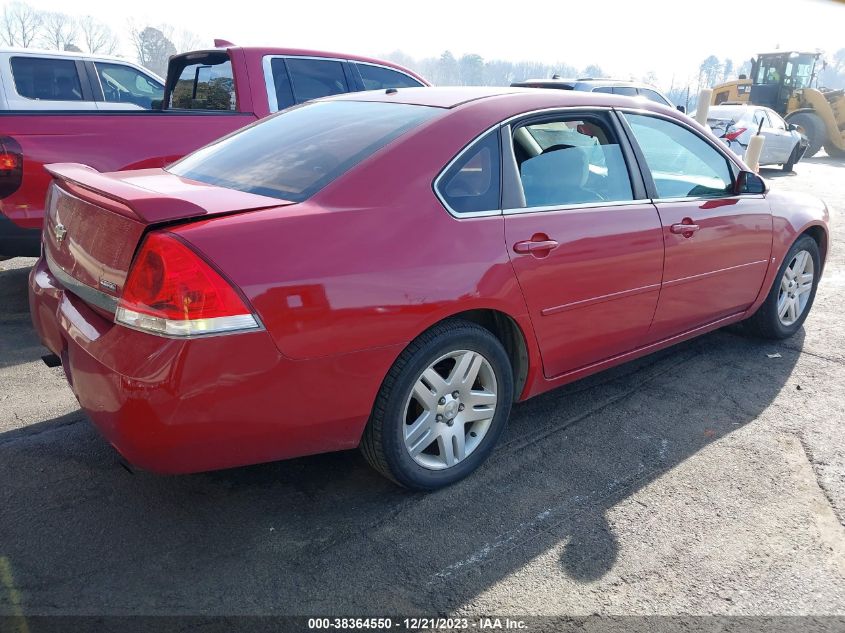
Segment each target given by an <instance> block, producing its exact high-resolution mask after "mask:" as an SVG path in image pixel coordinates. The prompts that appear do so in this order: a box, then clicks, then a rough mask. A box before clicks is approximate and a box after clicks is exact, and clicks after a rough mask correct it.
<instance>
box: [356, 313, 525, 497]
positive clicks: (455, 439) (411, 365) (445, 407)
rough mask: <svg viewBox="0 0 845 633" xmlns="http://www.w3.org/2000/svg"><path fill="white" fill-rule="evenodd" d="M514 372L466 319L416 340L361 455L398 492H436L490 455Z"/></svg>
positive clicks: (399, 364)
mask: <svg viewBox="0 0 845 633" xmlns="http://www.w3.org/2000/svg"><path fill="white" fill-rule="evenodd" d="M513 390H514V387H513V371H512V368H511V364H510V360H509V359H508V356H507V353H506V352H505V350H504V348H503V347H502V344H501V343H500V342H499V340H498V339H497V338H496V337H495V336H494V335H493V334H492V333H491V332H490V331H489V330H487V329H485V328H483V327H481V326H479V325H476V324H475V323H471V322H469V321H464V320H459V319H455V320H451V321H446V322H444V323H441V324H439V325H437V326H435V327H433V328H431V329H430V330H428V331H427V332H425V333H423V334H422V335H420V336H419V337H418V338H417V339H416V340H414V341H413V342H412V343H411V344H410V345H409V346H408V347H407V348H406V349H405V350H404V351H403V352H402V354H401V355H400V356H399V358H398V359H397V360H396V362H395V363H394V364H393V367H391V369H390V371H389V372H388V374H387V376H386V377H385V379H384V382H383V383H382V386H381V389H380V390H379V393H378V396H377V398H376V402H375V405H374V406H373V411H372V414H371V415H370V420H369V422H368V424H367V428H366V429H365V430H364V436H363V438H362V439H361V452H362V453H363V454H364V457H365V458H366V460H367V461H368V462H369V463H370V465H371V466H372V467H373V468H375V469H376V470H377V471H379V472H380V473H381V474H382V475H384V476H385V477H387V478H388V479H391V480H393V481H394V482H396V483H397V484H399V485H400V486H404V487H406V488H412V489H415V490H436V489H438V488H442V487H444V486H448V485H450V484H453V483H455V482H456V481H459V480H460V479H463V478H464V477H466V476H467V475H469V474H470V473H471V472H473V471H474V470H475V469H476V468H478V467H479V466H480V465H481V464H482V463H483V462H484V460H485V459H487V457H488V456H489V454H490V453H491V451H492V450H493V447H494V446H495V444H496V442H497V441H498V439H499V437H500V436H501V434H502V431H503V430H504V428H505V425H506V424H507V420H508V416H509V415H510V409H511V405H512V404H513Z"/></svg>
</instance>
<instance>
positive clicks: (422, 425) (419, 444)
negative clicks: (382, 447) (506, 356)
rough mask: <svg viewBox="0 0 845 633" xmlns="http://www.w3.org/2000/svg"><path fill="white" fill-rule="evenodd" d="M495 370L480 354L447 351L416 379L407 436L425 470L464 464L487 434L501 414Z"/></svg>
mask: <svg viewBox="0 0 845 633" xmlns="http://www.w3.org/2000/svg"><path fill="white" fill-rule="evenodd" d="M496 402H497V384H496V375H495V374H494V373H493V368H492V367H491V365H490V363H489V362H488V361H487V359H486V358H484V356H482V355H481V354H479V353H478V352H473V351H469V350H458V351H454V352H449V353H448V354H444V355H443V356H441V357H440V358H438V359H437V360H436V361H434V362H433V363H432V364H431V365H429V366H428V367H427V368H426V370H425V371H423V372H422V374H421V375H420V376H419V377H418V378H417V381H416V382H415V383H414V386H413V388H412V389H411V393H410V394H409V396H408V400H407V402H406V403H405V419H404V422H405V424H404V428H403V431H404V439H405V448H406V449H407V451H408V454H409V455H410V456H411V458H412V459H413V460H414V461H415V462H416V463H417V464H419V465H420V466H422V467H423V468H428V469H429V470H443V469H445V468H451V467H452V466H454V465H456V464H458V463H460V462H462V461H463V460H464V459H466V458H467V457H468V456H469V455H471V454H472V452H473V451H475V450H476V449H477V448H478V446H479V445H480V444H481V441H482V440H483V439H484V436H485V435H487V431H488V430H489V429H490V425H491V423H492V422H493V417H494V416H495V414H496Z"/></svg>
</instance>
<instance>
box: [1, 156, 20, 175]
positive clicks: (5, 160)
mask: <svg viewBox="0 0 845 633" xmlns="http://www.w3.org/2000/svg"><path fill="white" fill-rule="evenodd" d="M17 168H18V157H17V155H15V154H10V153H9V152H3V153H2V154H0V171H11V170H13V169H17Z"/></svg>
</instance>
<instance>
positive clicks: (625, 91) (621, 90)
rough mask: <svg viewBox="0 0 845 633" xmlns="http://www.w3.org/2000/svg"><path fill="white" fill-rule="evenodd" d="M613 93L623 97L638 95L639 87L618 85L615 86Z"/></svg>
mask: <svg viewBox="0 0 845 633" xmlns="http://www.w3.org/2000/svg"><path fill="white" fill-rule="evenodd" d="M613 94H615V95H622V96H623V97H636V96H637V89H636V88H632V87H631V86H616V87H614V88H613Z"/></svg>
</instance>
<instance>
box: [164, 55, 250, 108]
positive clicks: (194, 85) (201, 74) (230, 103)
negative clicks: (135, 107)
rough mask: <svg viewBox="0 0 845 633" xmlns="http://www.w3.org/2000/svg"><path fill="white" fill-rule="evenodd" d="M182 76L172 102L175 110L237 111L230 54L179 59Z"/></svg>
mask: <svg viewBox="0 0 845 633" xmlns="http://www.w3.org/2000/svg"><path fill="white" fill-rule="evenodd" d="M177 64H179V65H180V66H181V69H179V68H178V66H177V70H178V72H179V78H178V79H177V80H176V84H175V85H174V86H173V92H172V93H171V95H170V103H169V104H168V105H169V107H170V108H171V109H174V110H234V109H235V108H236V107H237V106H236V95H235V79H234V77H233V76H232V62H231V61H230V60H229V55H228V53H209V54H207V55H201V56H200V57H199V58H196V59H195V58H194V56H188V57H182V58H177Z"/></svg>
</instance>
